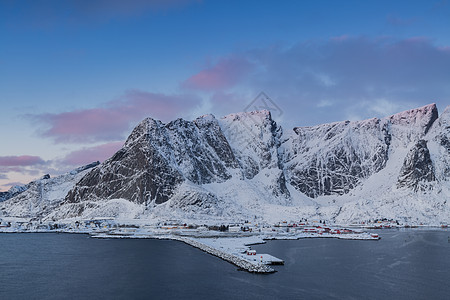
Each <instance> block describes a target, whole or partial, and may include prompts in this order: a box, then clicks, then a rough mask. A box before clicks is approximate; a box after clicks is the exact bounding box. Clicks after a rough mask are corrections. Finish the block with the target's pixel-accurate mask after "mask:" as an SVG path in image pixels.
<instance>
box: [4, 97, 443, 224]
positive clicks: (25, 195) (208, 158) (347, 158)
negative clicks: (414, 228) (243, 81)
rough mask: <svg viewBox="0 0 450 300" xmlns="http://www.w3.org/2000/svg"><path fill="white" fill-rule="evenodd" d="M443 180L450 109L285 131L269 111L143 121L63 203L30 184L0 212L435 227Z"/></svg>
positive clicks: (61, 191) (72, 185) (82, 175)
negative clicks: (380, 222) (316, 220)
mask: <svg viewBox="0 0 450 300" xmlns="http://www.w3.org/2000/svg"><path fill="white" fill-rule="evenodd" d="M449 176H450V107H448V108H447V109H446V110H445V111H444V113H443V114H442V115H441V116H438V111H437V108H436V105H434V104H430V105H427V106H424V107H421V108H417V109H412V110H408V111H405V112H402V113H398V114H395V115H393V116H389V117H386V118H383V119H377V118H373V119H369V120H365V121H355V122H350V121H344V122H336V123H330V124H323V125H318V126H312V127H296V128H294V129H293V130H289V131H286V130H283V129H282V128H281V127H280V126H279V125H277V124H276V122H275V121H274V120H273V119H272V117H271V114H270V112H268V111H265V110H263V111H255V112H246V113H237V114H231V115H228V116H226V117H223V118H221V119H216V118H215V117H214V116H213V115H205V116H201V117H199V118H197V119H195V120H193V121H186V120H182V119H177V120H175V121H172V122H170V123H167V124H164V123H162V122H160V121H157V120H154V119H151V118H147V119H145V120H143V121H142V122H141V123H140V124H139V125H138V126H137V127H136V128H135V129H134V130H133V131H132V133H131V134H130V136H129V137H128V139H127V141H126V142H125V144H124V146H123V148H122V149H120V150H119V151H118V152H117V153H115V154H114V155H113V156H112V157H111V158H110V159H108V160H106V161H105V162H103V163H102V164H100V165H98V166H96V167H94V168H92V169H91V170H90V171H83V172H79V173H77V174H76V175H71V176H69V177H67V178H64V179H63V178H62V177H61V179H60V180H59V181H58V182H63V181H64V184H62V183H59V184H60V185H61V186H62V185H64V187H61V188H55V190H54V191H55V193H56V191H57V193H58V196H55V195H53V196H50V195H49V196H45V195H44V196H43V195H42V193H36V190H37V188H34V189H30V188H28V190H27V191H25V192H22V193H21V194H19V195H17V196H14V197H12V198H11V199H9V200H6V201H4V202H2V203H0V209H1V211H3V214H4V215H17V216H19V215H21V214H22V215H23V214H29V215H32V214H36V215H37V214H38V215H40V216H42V217H44V218H52V219H61V218H71V217H80V216H81V217H86V218H88V217H106V216H108V217H111V216H112V217H125V218H145V219H148V220H155V221H158V220H167V219H179V220H192V219H195V220H206V219H208V220H211V219H215V220H236V219H249V218H252V219H253V218H257V219H264V220H266V221H269V222H270V221H275V220H280V219H293V220H296V219H299V218H302V217H307V218H311V217H316V218H320V219H329V220H334V221H336V222H354V221H363V220H368V219H375V218H392V219H397V220H401V221H405V222H412V223H418V222H424V223H439V222H449V221H450V209H449V208H450V207H449V205H450V204H448V203H447V199H448V197H450V184H449V181H448V180H449ZM65 180H66V181H65ZM43 185H44V186H47V183H46V182H43ZM53 186H54V187H56V185H53ZM33 191H34V192H33ZM21 199H22V200H21ZM23 199H27V200H23ZM30 199H33V200H30ZM36 199H37V200H36ZM33 201H34V202H33ZM25 202H27V203H28V204H26V205H25V204H23V203H25ZM29 203H34V204H29ZM38 203H39V205H38ZM43 206H45V208H44V207H43ZM26 207H31V208H30V209H28V210H27V209H25V208H26Z"/></svg>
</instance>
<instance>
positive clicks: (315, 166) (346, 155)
mask: <svg viewBox="0 0 450 300" xmlns="http://www.w3.org/2000/svg"><path fill="white" fill-rule="evenodd" d="M437 117H438V113H437V108H436V105H435V104H431V105H427V106H424V107H421V108H417V109H412V110H408V111H405V112H402V113H398V114H395V115H393V116H390V117H387V118H384V119H377V118H374V119H370V120H365V121H356V122H350V121H345V122H338V123H331V124H324V125H318V126H313V127H297V128H294V132H295V134H296V135H295V136H293V138H292V139H291V141H289V142H288V143H287V147H288V149H287V151H286V152H287V155H286V161H285V164H286V172H287V178H288V181H289V182H290V184H291V185H292V186H294V187H295V188H296V189H297V190H299V191H300V192H302V193H304V194H306V195H307V196H309V197H311V198H316V197H318V196H323V195H342V194H345V193H348V192H349V191H350V190H352V189H353V188H355V187H356V186H357V185H358V184H360V183H361V180H363V179H365V178H368V177H369V176H371V175H372V174H374V173H377V172H379V171H380V170H382V169H383V168H384V167H385V166H386V163H387V161H388V159H389V150H390V148H391V147H392V143H393V142H394V143H395V144H394V146H395V147H401V146H403V145H408V144H409V143H411V142H416V141H417V140H419V139H420V138H423V137H424V136H425V135H426V134H427V132H428V131H429V130H430V128H431V126H432V125H433V123H434V122H435V121H436V119H437Z"/></svg>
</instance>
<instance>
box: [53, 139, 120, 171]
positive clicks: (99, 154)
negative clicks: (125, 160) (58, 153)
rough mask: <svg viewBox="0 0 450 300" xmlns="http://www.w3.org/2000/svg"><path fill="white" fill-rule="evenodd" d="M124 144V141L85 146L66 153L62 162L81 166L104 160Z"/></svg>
mask: <svg viewBox="0 0 450 300" xmlns="http://www.w3.org/2000/svg"><path fill="white" fill-rule="evenodd" d="M122 146H123V142H112V143H106V144H102V145H98V146H93V147H85V148H82V149H80V150H76V151H73V152H71V153H69V154H68V155H66V156H65V157H64V159H62V163H63V164H65V165H72V166H81V165H85V164H88V163H91V162H94V161H97V160H99V161H104V160H105V159H107V158H110V157H111V156H112V155H113V154H114V153H115V152H117V150H119V149H120V148H121V147H122Z"/></svg>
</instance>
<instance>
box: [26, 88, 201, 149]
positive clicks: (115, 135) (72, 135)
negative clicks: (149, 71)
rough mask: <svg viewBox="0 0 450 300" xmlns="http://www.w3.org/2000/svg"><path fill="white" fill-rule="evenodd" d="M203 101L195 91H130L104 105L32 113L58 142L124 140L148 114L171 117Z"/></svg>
mask: <svg viewBox="0 0 450 300" xmlns="http://www.w3.org/2000/svg"><path fill="white" fill-rule="evenodd" d="M200 103H201V99H200V98H199V97H195V96H192V95H164V94H156V93H148V92H143V91H137V90H133V91H129V92H127V93H125V94H124V95H123V96H122V97H120V98H119V99H117V100H113V101H110V102H108V103H105V104H104V105H103V106H101V107H96V108H91V109H82V110H75V111H68V112H62V113H57V114H40V115H31V116H29V117H30V118H32V119H33V120H37V121H38V124H40V125H41V126H44V127H45V126H46V128H45V129H43V130H42V132H41V133H40V134H41V135H42V136H44V137H49V138H52V139H54V140H55V142H57V143H79V142H86V143H90V142H99V141H117V140H123V139H124V138H125V134H126V133H128V131H129V130H130V128H131V127H132V126H134V125H136V124H137V123H138V122H139V121H140V120H142V119H143V118H144V117H147V116H150V117H154V118H158V119H161V120H163V121H169V120H171V119H174V118H177V117H179V116H185V115H187V114H188V112H189V111H191V110H193V109H195V108H196V106H197V105H199V104H200Z"/></svg>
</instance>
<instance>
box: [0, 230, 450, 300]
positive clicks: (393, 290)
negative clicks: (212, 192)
mask: <svg viewBox="0 0 450 300" xmlns="http://www.w3.org/2000/svg"><path fill="white" fill-rule="evenodd" d="M379 233H380V235H381V236H382V239H381V240H380V241H349V240H337V239H303V240H296V241H270V242H268V243H267V244H265V245H257V246H254V247H253V248H254V249H256V250H257V251H258V252H259V253H270V254H272V255H274V256H276V257H279V258H282V259H284V260H285V261H286V264H285V265H284V266H276V269H277V270H278V272H277V273H275V274H271V275H255V274H250V273H247V272H244V271H237V269H236V267H235V266H233V265H231V264H229V263H227V262H224V261H222V260H220V259H219V258H216V257H214V256H211V255H209V254H206V253H204V252H202V251H200V250H198V249H195V248H192V247H191V246H188V245H185V244H183V243H181V242H176V241H162V240H98V239H93V238H89V237H88V236H87V235H71V234H52V233H50V234H0V299H450V243H449V242H448V236H449V235H450V232H449V231H447V230H385V231H381V232H379Z"/></svg>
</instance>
